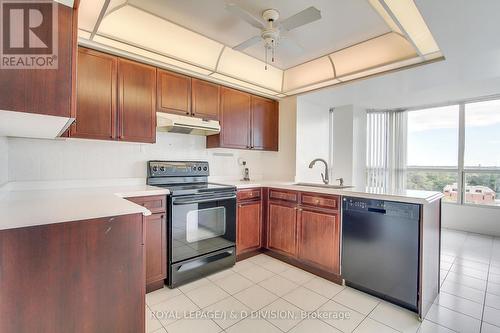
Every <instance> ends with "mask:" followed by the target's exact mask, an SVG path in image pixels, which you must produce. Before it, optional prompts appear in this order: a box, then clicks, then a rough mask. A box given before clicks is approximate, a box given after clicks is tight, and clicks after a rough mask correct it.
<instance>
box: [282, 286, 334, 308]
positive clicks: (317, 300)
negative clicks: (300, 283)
mask: <svg viewBox="0 0 500 333" xmlns="http://www.w3.org/2000/svg"><path fill="white" fill-rule="evenodd" d="M283 298H284V299H285V300H287V301H288V302H290V303H292V304H293V305H296V306H298V307H299V308H301V309H302V310H304V311H314V310H316V309H317V308H319V307H320V306H321V305H323V304H325V303H326V302H327V301H328V298H326V297H324V296H321V295H319V294H316V293H315V292H314V291H312V290H309V289H307V288H304V287H298V288H296V289H294V290H292V291H291V292H289V293H288V294H285V295H283Z"/></svg>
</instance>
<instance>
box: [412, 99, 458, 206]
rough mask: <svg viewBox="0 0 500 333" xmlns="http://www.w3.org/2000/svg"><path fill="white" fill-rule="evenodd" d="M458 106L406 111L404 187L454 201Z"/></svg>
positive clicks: (456, 182) (456, 189) (456, 172)
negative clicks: (406, 140) (406, 141)
mask: <svg viewBox="0 0 500 333" xmlns="http://www.w3.org/2000/svg"><path fill="white" fill-rule="evenodd" d="M459 111H460V108H459V105H450V106H444V107H437V108H430V109H423V110H414V111H409V112H408V134H407V135H408V148H407V150H408V152H407V154H408V160H407V177H406V184H407V188H409V189H412V190H425V191H438V192H443V193H444V195H445V197H444V200H445V201H448V202H457V201H458V198H459V196H458V135H459V131H458V127H459V124H458V123H459Z"/></svg>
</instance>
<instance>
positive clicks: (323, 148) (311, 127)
mask: <svg viewBox="0 0 500 333" xmlns="http://www.w3.org/2000/svg"><path fill="white" fill-rule="evenodd" d="M329 132H330V129H329V107H328V106H327V105H323V104H321V103H318V102H312V101H309V100H307V99H304V98H300V97H299V98H298V99H297V137H296V140H297V147H296V152H297V153H296V156H297V158H296V161H295V163H296V164H295V165H296V175H295V179H296V181H298V182H315V183H319V182H321V173H323V172H324V166H323V164H321V163H317V164H316V165H315V166H314V168H312V169H309V163H310V162H311V161H312V160H313V159H315V158H322V159H324V160H325V161H328V158H329V156H328V155H329V140H330V138H329V135H330V134H329Z"/></svg>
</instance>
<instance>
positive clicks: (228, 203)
mask: <svg viewBox="0 0 500 333" xmlns="http://www.w3.org/2000/svg"><path fill="white" fill-rule="evenodd" d="M168 229H169V230H168V231H169V235H170V240H171V244H170V254H169V258H170V264H174V263H177V262H180V261H184V260H188V259H191V258H195V257H198V256H201V255H204V254H207V253H211V252H215V251H218V250H221V249H225V248H228V247H231V246H235V241H236V193H235V192H222V193H204V194H196V195H186V196H177V197H175V196H174V197H171V198H170V221H169V228H168Z"/></svg>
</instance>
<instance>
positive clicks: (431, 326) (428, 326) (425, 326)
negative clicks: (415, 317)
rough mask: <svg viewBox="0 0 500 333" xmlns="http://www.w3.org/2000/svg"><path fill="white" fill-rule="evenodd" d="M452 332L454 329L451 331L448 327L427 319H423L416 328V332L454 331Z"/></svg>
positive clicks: (439, 332) (446, 332)
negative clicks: (417, 328)
mask: <svg viewBox="0 0 500 333" xmlns="http://www.w3.org/2000/svg"><path fill="white" fill-rule="evenodd" d="M454 332H455V331H452V330H450V329H449V328H446V327H443V326H440V325H438V324H436V323H433V322H432V321H428V320H424V321H423V322H422V325H420V328H419V330H418V333H454Z"/></svg>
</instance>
